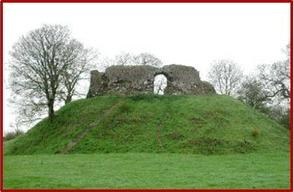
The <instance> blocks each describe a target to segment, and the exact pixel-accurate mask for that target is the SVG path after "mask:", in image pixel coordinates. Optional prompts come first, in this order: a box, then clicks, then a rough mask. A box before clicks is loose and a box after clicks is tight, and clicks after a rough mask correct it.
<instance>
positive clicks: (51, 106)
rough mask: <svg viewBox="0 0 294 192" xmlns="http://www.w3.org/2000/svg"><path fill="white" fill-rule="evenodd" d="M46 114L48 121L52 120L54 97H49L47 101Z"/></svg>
mask: <svg viewBox="0 0 294 192" xmlns="http://www.w3.org/2000/svg"><path fill="white" fill-rule="evenodd" d="M48 116H49V119H50V121H52V120H53V117H54V99H49V101H48Z"/></svg>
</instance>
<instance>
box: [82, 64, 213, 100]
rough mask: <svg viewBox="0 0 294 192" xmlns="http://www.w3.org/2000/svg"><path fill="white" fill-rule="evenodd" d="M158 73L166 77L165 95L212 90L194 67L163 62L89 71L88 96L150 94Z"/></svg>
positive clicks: (208, 91)
mask: <svg viewBox="0 0 294 192" xmlns="http://www.w3.org/2000/svg"><path fill="white" fill-rule="evenodd" d="M158 74H164V75H165V76H166V78H167V87H166V89H165V94H167V95H180V94H187V95H200V94H214V93H215V90H214V88H213V86H212V85H210V84H209V83H208V82H203V81H201V80H200V77H199V72H198V71H197V70H196V69H195V68H193V67H188V66H183V65H166V66H164V67H162V68H156V67H153V66H148V65H139V66H111V67H109V68H107V69H106V70H105V73H100V72H98V71H92V72H91V82H90V89H89V93H88V97H93V96H96V95H105V94H117V95H135V94H153V88H154V77H155V76H156V75H158Z"/></svg>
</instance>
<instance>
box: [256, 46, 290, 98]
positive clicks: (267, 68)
mask: <svg viewBox="0 0 294 192" xmlns="http://www.w3.org/2000/svg"><path fill="white" fill-rule="evenodd" d="M284 53H285V55H286V58H285V59H284V60H283V61H278V62H275V63H273V64H271V65H261V66H259V74H258V76H259V79H260V81H261V82H262V84H263V87H264V89H266V90H267V92H268V95H267V96H268V97H270V98H276V99H278V100H280V101H282V100H289V98H290V63H289V45H287V47H286V50H284Z"/></svg>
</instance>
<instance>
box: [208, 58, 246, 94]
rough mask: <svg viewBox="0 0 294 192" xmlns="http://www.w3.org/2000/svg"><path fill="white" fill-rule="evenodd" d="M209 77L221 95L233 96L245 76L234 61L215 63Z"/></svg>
mask: <svg viewBox="0 0 294 192" xmlns="http://www.w3.org/2000/svg"><path fill="white" fill-rule="evenodd" d="M208 76H209V79H210V81H211V83H212V84H213V85H214V86H215V88H216V90H217V91H218V92H219V93H221V94H225V95H232V94H233V93H234V92H235V91H236V88H237V86H238V85H239V83H240V80H241V78H242V76H243V74H242V72H241V70H240V69H239V67H238V66H237V64H236V63H234V62H233V61H231V60H220V61H215V62H214V63H213V65H212V67H211V69H210V71H209V74H208Z"/></svg>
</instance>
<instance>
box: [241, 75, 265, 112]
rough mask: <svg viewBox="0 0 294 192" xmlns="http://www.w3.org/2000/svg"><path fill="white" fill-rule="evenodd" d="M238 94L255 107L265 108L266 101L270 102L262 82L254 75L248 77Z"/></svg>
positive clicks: (246, 102)
mask: <svg viewBox="0 0 294 192" xmlns="http://www.w3.org/2000/svg"><path fill="white" fill-rule="evenodd" d="M237 94H238V99H240V100H241V101H242V102H244V103H245V104H247V105H249V106H251V107H253V108H255V109H259V110H263V109H265V105H266V103H267V102H269V98H268V97H267V92H266V91H265V90H264V88H263V85H262V83H261V82H260V81H258V80H257V79H256V78H254V77H246V78H245V79H244V81H243V82H242V83H241V86H240V88H239V90H238V91H237Z"/></svg>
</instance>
